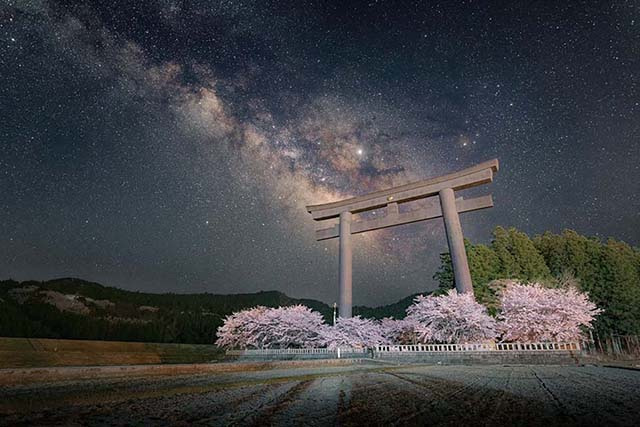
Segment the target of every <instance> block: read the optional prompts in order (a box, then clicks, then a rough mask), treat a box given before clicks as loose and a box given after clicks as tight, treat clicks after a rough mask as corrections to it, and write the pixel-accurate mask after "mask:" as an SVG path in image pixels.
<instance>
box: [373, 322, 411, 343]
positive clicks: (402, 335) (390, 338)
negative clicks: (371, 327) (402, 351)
mask: <svg viewBox="0 0 640 427" xmlns="http://www.w3.org/2000/svg"><path fill="white" fill-rule="evenodd" d="M419 326H420V324H419V323H418V322H416V321H415V320H414V319H398V320H396V319H394V318H392V317H385V318H384V319H382V321H381V322H380V327H381V328H382V334H383V335H384V337H385V339H386V340H387V342H389V343H390V344H414V343H415V342H416V329H417V328H418V327H419Z"/></svg>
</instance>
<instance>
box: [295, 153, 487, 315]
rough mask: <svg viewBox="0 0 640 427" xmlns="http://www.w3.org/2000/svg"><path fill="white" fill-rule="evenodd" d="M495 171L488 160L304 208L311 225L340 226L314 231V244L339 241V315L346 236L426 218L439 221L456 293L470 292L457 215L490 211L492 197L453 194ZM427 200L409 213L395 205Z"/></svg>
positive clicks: (348, 271)
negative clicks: (378, 212) (375, 213)
mask: <svg viewBox="0 0 640 427" xmlns="http://www.w3.org/2000/svg"><path fill="white" fill-rule="evenodd" d="M497 171H498V159H493V160H489V161H487V162H484V163H480V164H479V165H476V166H473V167H470V168H468V169H464V170H461V171H459V172H455V173H451V174H448V175H443V176H439V177H436V178H430V179H426V180H423V181H418V182H413V183H411V184H406V185H400V186H398V187H393V188H389V189H387V190H380V191H375V192H373V193H369V194H365V195H363V196H358V197H352V198H350V199H345V200H340V201H338V202H332V203H325V204H322V205H310V206H307V211H308V212H309V213H310V214H311V216H312V217H313V219H314V220H316V221H323V220H328V219H332V218H338V217H339V218H340V222H339V223H338V224H335V225H333V226H332V227H329V228H323V227H324V226H325V225H326V223H322V222H320V223H319V224H318V228H317V229H316V239H317V240H327V239H333V238H336V237H340V300H339V301H340V303H339V315H340V317H351V305H352V298H351V276H352V260H351V235H352V234H357V233H364V232H366V231H371V230H378V229H380V228H387V227H394V226H396V225H401V224H409V223H412V222H417V221H424V220H427V219H433V218H440V217H444V225H445V231H446V233H447V241H448V243H449V252H450V253H451V261H452V264H453V273H454V278H455V284H456V289H457V290H458V292H461V293H462V292H473V286H472V283H471V274H470V273H469V264H468V262H467V254H466V252H465V249H464V240H463V237H462V227H460V218H459V217H458V214H459V213H462V212H470V211H475V210H478V209H485V208H490V207H492V206H493V199H492V198H491V195H488V196H482V197H475V198H472V199H466V200H465V199H463V198H462V197H460V198H457V199H456V198H455V191H458V190H465V189H467V188H471V187H475V186H478V185H482V184H487V183H490V182H492V181H493V174H494V173H496V172H497ZM427 198H428V199H429V202H430V203H429V204H428V205H427V206H426V207H422V208H419V209H414V210H410V211H408V212H399V210H398V204H400V203H407V202H412V201H415V200H420V199H427ZM383 207H384V208H386V209H385V210H386V215H385V216H383V217H378V218H374V219H367V220H362V221H355V222H352V221H351V219H352V216H353V214H354V213H360V212H367V211H372V210H375V209H379V208H383Z"/></svg>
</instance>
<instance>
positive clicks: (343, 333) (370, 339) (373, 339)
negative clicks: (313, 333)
mask: <svg viewBox="0 0 640 427" xmlns="http://www.w3.org/2000/svg"><path fill="white" fill-rule="evenodd" d="M323 334H324V343H325V345H326V346H327V347H328V348H330V349H334V348H337V347H356V348H364V347H374V346H376V345H379V344H386V343H387V342H388V341H387V339H386V338H385V336H384V335H383V333H382V327H381V326H380V323H379V322H377V321H375V320H371V319H363V318H361V317H360V316H354V317H350V318H342V317H340V318H338V321H337V322H336V324H335V325H334V326H328V327H326V328H324V330H323Z"/></svg>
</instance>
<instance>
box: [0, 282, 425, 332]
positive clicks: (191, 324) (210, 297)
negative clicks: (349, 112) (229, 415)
mask: <svg viewBox="0 0 640 427" xmlns="http://www.w3.org/2000/svg"><path fill="white" fill-rule="evenodd" d="M412 299H413V298H412V297H410V298H405V299H403V300H402V301H399V302H398V303H395V304H391V305H389V306H383V307H377V308H369V307H354V313H355V314H362V315H365V316H367V317H377V318H381V317H384V316H404V310H405V309H406V307H407V306H408V305H409V304H410V302H411V300H412ZM294 304H304V305H306V306H308V307H310V308H312V309H313V310H316V311H319V312H320V313H322V315H323V316H324V317H325V319H326V321H327V322H330V321H331V319H332V317H333V308H331V307H330V306H328V305H327V304H325V303H323V302H320V301H316V300H309V299H295V298H290V297H288V296H287V295H285V294H283V293H281V292H276V291H270V292H258V293H251V294H236V295H214V294H187V295H185V294H152V293H142V292H131V291H125V290H122V289H117V288H113V287H107V286H102V285H100V284H98V283H91V282H87V281H84V280H80V279H73V278H66V279H56V280H49V281H46V282H36V281H27V282H16V281H12V280H6V281H2V282H0V336H5V337H38V338H74V339H93V340H122V341H145V342H173V343H198V344H210V343H212V342H213V341H214V339H215V331H216V329H217V328H218V327H219V326H220V325H221V324H222V320H223V319H224V317H225V316H226V315H228V314H230V313H232V312H234V311H237V310H241V309H244V308H248V307H254V306H256V305H264V306H268V307H278V306H285V305H294Z"/></svg>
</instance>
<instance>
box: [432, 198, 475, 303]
mask: <svg viewBox="0 0 640 427" xmlns="http://www.w3.org/2000/svg"><path fill="white" fill-rule="evenodd" d="M438 195H439V196H440V206H441V208H442V217H443V218H444V228H445V231H446V234H447V242H448V243H449V253H450V254H451V264H452V266H453V277H454V279H455V284H456V290H457V291H458V292H459V293H466V292H471V293H473V284H472V282H471V273H470V272H469V262H468V261H467V252H466V251H465V249H464V237H462V227H461V226H460V217H459V216H458V209H457V208H456V197H455V194H454V192H453V190H452V189H451V188H445V189H443V190H440V192H439V193H438Z"/></svg>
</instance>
